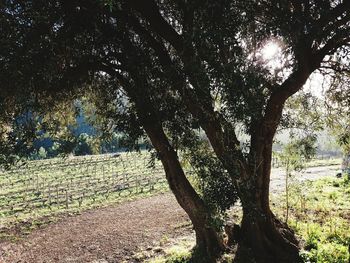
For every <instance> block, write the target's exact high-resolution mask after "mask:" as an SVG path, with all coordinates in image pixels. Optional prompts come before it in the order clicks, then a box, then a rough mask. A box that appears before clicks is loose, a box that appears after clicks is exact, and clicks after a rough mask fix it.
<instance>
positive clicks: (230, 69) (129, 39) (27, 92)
mask: <svg viewBox="0 0 350 263" xmlns="http://www.w3.org/2000/svg"><path fill="white" fill-rule="evenodd" d="M349 11H350V2H349V1H345V0H320V1H314V0H302V1H286V0H278V1H267V0H256V1H255V0H248V1H239V0H236V1H228V0H220V1H207V0H205V1H203V0H202V1H196V0H192V1H185V0H174V1H170V0H162V1H157V0H143V1H136V0H105V1H102V0H101V1H93V0H85V1H78V0H75V1H63V0H61V1H60V0H48V1H43V0H38V1H16V0H8V1H5V4H2V6H1V17H0V19H1V20H0V23H1V51H0V52H1V53H0V61H1V73H0V80H1V83H2V90H1V100H0V103H1V104H2V106H3V107H6V108H7V109H9V108H11V107H10V106H9V105H21V103H23V101H25V102H26V103H27V104H28V101H29V104H31V105H36V104H42V105H48V104H49V105H50V104H54V103H58V102H59V101H64V100H65V99H70V98H73V97H74V96H77V94H79V93H81V92H83V91H86V90H89V92H92V93H93V94H94V95H93V96H94V98H96V101H97V102H96V104H97V105H98V106H99V109H100V112H101V114H106V115H107V114H108V116H109V117H110V118H111V119H112V120H113V121H115V123H119V124H118V125H120V126H121V127H122V128H123V129H125V130H130V131H131V135H133V136H135V137H137V136H142V133H143V132H145V133H146V134H147V136H148V138H149V139H150V141H151V143H152V145H153V147H154V148H155V150H156V152H157V155H158V156H159V158H160V159H161V161H162V163H163V166H164V170H165V173H166V177H167V181H168V183H169V186H170V189H171V190H172V192H173V193H174V195H175V197H176V199H177V201H178V202H179V204H180V205H181V206H182V208H183V209H184V210H185V211H186V213H187V214H188V216H189V218H190V219H191V222H192V224H193V227H194V230H195V232H196V241H197V248H199V249H200V250H201V251H202V252H203V253H205V254H206V255H207V257H205V258H207V259H208V260H209V261H214V259H213V258H215V256H216V255H218V254H219V253H220V252H221V251H223V250H224V249H225V243H224V239H223V236H222V233H221V228H217V227H216V226H215V224H213V223H212V222H213V218H214V217H215V215H214V214H213V213H214V212H213V210H212V209H210V205H208V202H206V201H205V198H203V195H201V194H200V193H199V192H198V191H197V190H196V189H195V188H194V187H193V185H191V183H190V182H189V180H188V178H187V177H186V172H185V171H184V169H183V167H182V165H181V163H180V161H179V156H178V152H177V147H178V145H180V146H181V147H182V148H184V149H187V151H188V152H190V153H191V152H192V154H193V155H196V154H200V151H198V144H199V143H200V140H199V138H198V133H196V132H195V131H197V130H198V129H200V130H201V131H203V132H204V133H205V136H206V138H207V140H208V141H209V143H210V149H209V153H208V152H207V153H204V154H205V156H204V157H205V158H202V159H203V160H206V159H207V158H210V160H211V161H210V162H208V163H209V164H210V165H211V164H218V167H219V168H218V170H217V172H211V173H209V174H210V176H214V177H215V180H217V181H218V182H219V181H220V178H222V180H224V181H225V182H228V183H229V184H230V185H232V186H233V187H231V188H230V189H231V190H227V191H225V198H226V199H227V200H229V202H228V203H231V204H232V203H233V202H234V201H235V195H236V194H237V195H238V196H239V199H240V201H241V203H242V207H243V220H242V222H241V229H240V231H239V235H236V236H235V237H232V236H231V235H230V233H228V234H229V236H230V238H235V239H237V240H238V241H239V246H240V247H249V248H250V249H251V251H252V252H253V253H252V255H253V256H254V257H255V259H256V260H257V261H261V262H264V261H267V262H296V261H298V260H299V256H298V242H297V239H296V238H295V236H294V234H293V232H292V231H291V230H290V229H289V228H288V226H287V225H285V224H283V223H282V222H280V220H279V219H278V218H277V217H276V216H275V215H274V214H273V213H272V211H271V209H270V204H269V182H270V172H271V155H272V143H273V139H274V135H275V133H276V130H277V128H278V125H279V123H280V120H281V117H282V111H283V107H284V104H285V102H286V100H287V99H288V98H289V97H291V96H292V95H294V94H295V93H297V92H298V91H299V90H301V89H302V88H303V86H304V84H305V83H306V81H307V80H308V79H309V77H310V75H311V74H312V73H314V72H315V71H317V70H318V69H320V68H322V67H328V66H332V62H333V61H334V60H336V59H337V57H338V56H336V54H342V53H344V50H346V49H347V47H348V45H349V41H350V22H349V21H350V15H349ZM271 41H272V42H274V43H276V44H277V45H278V46H279V52H278V54H277V55H276V58H275V59H274V60H273V61H268V59H266V58H264V54H263V51H262V50H263V48H264V46H265V45H266V44H268V43H271ZM344 63H346V62H344ZM23 98H25V99H23ZM45 109H47V107H43V110H45ZM5 113H6V114H7V116H9V115H11V114H10V111H8V112H7V111H6V112H5ZM5 113H4V114H5ZM6 114H5V115H6ZM118 120H120V122H118ZM237 127H241V130H242V132H243V133H244V134H245V135H246V136H244V138H248V139H246V140H243V141H242V140H241V139H240V138H239V137H238V136H237ZM196 147H197V148H196ZM197 163H198V162H197ZM210 165H209V166H210ZM208 168H209V167H208ZM214 170H215V169H214ZM207 171H210V169H207ZM222 185H223V184H219V183H218V184H216V186H218V187H220V186H222ZM225 206H228V204H227V203H226V204H225Z"/></svg>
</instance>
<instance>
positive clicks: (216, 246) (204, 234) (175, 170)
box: [144, 125, 225, 262]
mask: <svg viewBox="0 0 350 263" xmlns="http://www.w3.org/2000/svg"><path fill="white" fill-rule="evenodd" d="M144 128H145V131H146V132H147V134H148V136H149V137H150V139H151V141H152V144H153V146H154V147H155V149H156V150H157V152H158V153H159V155H160V159H161V161H162V164H163V166H164V170H165V174H166V178H167V181H168V183H169V186H170V189H171V190H172V192H173V193H174V195H175V197H176V199H177V201H178V203H179V204H180V205H181V207H182V208H183V209H184V210H185V211H186V213H187V214H188V216H189V218H190V219H191V221H192V224H193V227H194V230H195V232H196V249H197V250H198V252H199V253H200V254H201V255H202V256H203V261H202V262H215V259H216V258H217V256H218V255H219V254H220V253H221V252H223V250H224V249H225V245H224V242H223V237H222V235H221V234H220V233H219V231H218V230H217V229H215V227H214V226H212V225H211V223H212V222H211V219H212V218H211V214H210V211H209V210H208V208H207V207H206V205H205V204H204V202H203V201H202V199H201V198H200V197H199V196H198V194H197V193H196V191H195V190H194V189H193V187H192V185H191V184H190V182H189V181H188V180H187V178H186V176H185V174H184V171H183V169H182V167H181V164H180V162H179V160H178V156H177V154H176V152H175V150H174V149H173V147H172V146H171V145H170V144H169V141H168V139H167V137H166V135H165V134H164V132H163V130H162V127H160V126H158V125H153V126H152V127H151V126H148V125H144ZM206 260H207V261H206Z"/></svg>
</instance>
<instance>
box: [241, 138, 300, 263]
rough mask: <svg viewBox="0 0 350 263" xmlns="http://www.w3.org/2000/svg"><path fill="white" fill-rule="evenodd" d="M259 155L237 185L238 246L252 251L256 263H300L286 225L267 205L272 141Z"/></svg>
mask: <svg viewBox="0 0 350 263" xmlns="http://www.w3.org/2000/svg"><path fill="white" fill-rule="evenodd" d="M261 149H262V151H261V155H260V156H259V155H257V156H256V160H255V164H254V165H251V166H250V167H252V168H251V169H250V170H249V171H245V172H246V173H248V174H247V180H243V182H242V183H240V185H239V188H240V198H241V201H242V206H243V219H242V224H241V230H240V237H239V238H240V239H239V245H240V246H241V249H243V248H246V247H248V248H249V249H251V250H252V252H253V253H251V254H252V255H254V257H255V259H256V261H257V262H269V263H271V262H272V263H273V262H276V263H277V262H290V263H296V262H300V257H299V248H298V240H297V239H296V238H295V235H294V233H293V231H292V230H291V229H290V228H289V227H288V225H287V224H285V223H282V221H280V220H279V219H277V218H276V216H275V215H274V214H273V213H272V211H271V209H270V206H269V183H270V172H271V157H272V140H271V141H270V142H265V143H264V145H263V146H262V148H261Z"/></svg>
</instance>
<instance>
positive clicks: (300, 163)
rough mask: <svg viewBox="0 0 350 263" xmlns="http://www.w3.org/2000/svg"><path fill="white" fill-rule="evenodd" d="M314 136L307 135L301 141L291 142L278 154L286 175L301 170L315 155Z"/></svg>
mask: <svg viewBox="0 0 350 263" xmlns="http://www.w3.org/2000/svg"><path fill="white" fill-rule="evenodd" d="M316 140H317V138H316V136H314V135H308V136H305V137H303V138H301V139H296V140H294V141H291V142H290V143H288V144H287V145H285V147H284V148H283V151H282V152H281V153H279V154H278V156H279V158H280V159H281V161H282V163H283V164H284V166H285V167H286V169H287V171H288V173H289V172H291V171H298V170H302V169H303V168H304V167H305V164H306V162H307V161H308V160H310V159H311V158H312V157H313V156H315V154H316V148H315V143H316Z"/></svg>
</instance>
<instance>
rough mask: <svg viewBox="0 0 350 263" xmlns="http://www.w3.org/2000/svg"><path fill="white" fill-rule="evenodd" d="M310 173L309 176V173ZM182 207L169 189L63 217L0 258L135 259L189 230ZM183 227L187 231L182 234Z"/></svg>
mask: <svg viewBox="0 0 350 263" xmlns="http://www.w3.org/2000/svg"><path fill="white" fill-rule="evenodd" d="M336 169H337V167H317V168H309V169H307V170H306V171H305V172H304V173H303V174H302V175H300V176H299V179H300V180H305V179H312V180H315V179H318V178H321V177H324V176H327V175H334V174H335V171H336ZM283 174H284V173H283V170H280V169H275V170H273V173H272V176H271V190H272V192H279V191H281V190H280V189H283V188H284V179H283V178H284V177H283ZM310 175H312V177H310ZM186 222H188V218H187V216H186V214H185V212H184V211H183V210H182V209H181V207H180V206H179V205H178V204H177V202H176V200H175V198H174V197H173V196H172V195H171V194H170V193H168V194H161V195H157V196H154V197H150V198H145V199H140V200H136V201H131V202H127V203H123V204H119V205H114V206H110V207H108V208H102V209H97V210H92V211H87V212H83V213H82V214H81V215H78V216H75V217H67V218H64V219H62V220H60V221H59V222H57V223H54V224H51V225H48V226H46V227H43V228H42V229H38V230H36V231H34V232H32V233H31V234H29V235H28V236H27V237H26V238H25V239H24V240H22V241H20V242H17V243H11V242H3V243H0V263H16V262H18V263H19V262H21V263H44V262H45V263H49V262H60V263H61V262H62V263H66V262H67V263H68V262H69V263H73V262H74V263H87V262H94V263H106V262H108V263H112V262H118V263H119V262H123V261H124V262H135V261H136V260H134V259H132V256H133V255H134V254H135V252H137V251H139V250H140V248H144V249H146V250H147V248H151V247H154V246H157V245H158V244H159V241H160V240H161V239H162V238H164V237H168V238H169V237H177V236H180V235H184V234H189V233H191V230H190V228H186V229H184V228H183V227H181V226H183V225H184V224H186ZM184 231H185V232H186V231H187V233H184Z"/></svg>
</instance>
